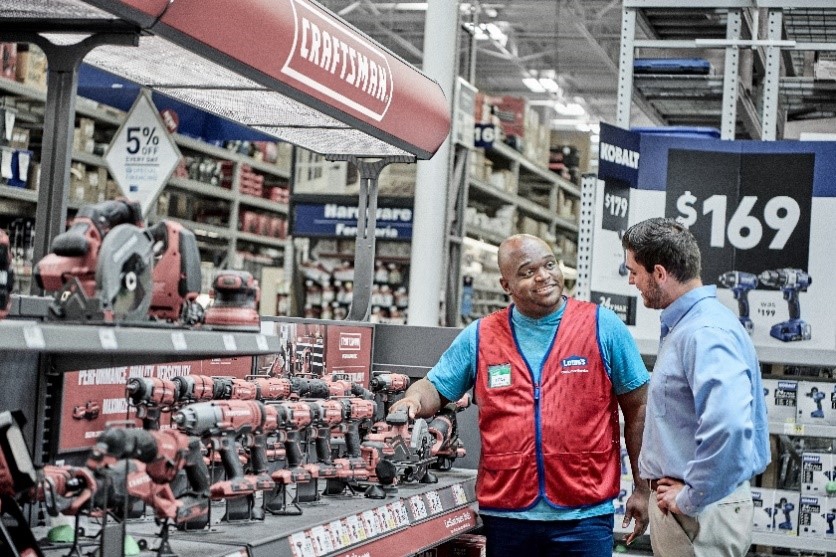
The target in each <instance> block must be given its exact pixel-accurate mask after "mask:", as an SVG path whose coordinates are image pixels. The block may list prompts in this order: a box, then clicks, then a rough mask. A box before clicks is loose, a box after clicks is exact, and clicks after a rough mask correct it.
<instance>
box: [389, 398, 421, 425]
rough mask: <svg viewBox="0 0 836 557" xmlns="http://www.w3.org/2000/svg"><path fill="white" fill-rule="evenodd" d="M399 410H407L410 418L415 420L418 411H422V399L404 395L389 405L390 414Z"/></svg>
mask: <svg viewBox="0 0 836 557" xmlns="http://www.w3.org/2000/svg"><path fill="white" fill-rule="evenodd" d="M398 410H406V413H407V415H408V416H409V419H410V420H414V419H415V416H417V415H418V412H420V411H421V401H419V400H418V399H416V398H412V397H404V398H402V399H400V400H399V401H397V402H395V403H394V404H392V406H390V407H389V413H390V414H391V413H393V412H397V411H398Z"/></svg>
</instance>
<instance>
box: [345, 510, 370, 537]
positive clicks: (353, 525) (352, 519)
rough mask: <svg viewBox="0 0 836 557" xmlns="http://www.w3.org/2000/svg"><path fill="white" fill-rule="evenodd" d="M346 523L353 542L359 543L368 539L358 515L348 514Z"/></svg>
mask: <svg viewBox="0 0 836 557" xmlns="http://www.w3.org/2000/svg"><path fill="white" fill-rule="evenodd" d="M345 525H346V528H348V537H349V539H350V540H351V543H358V542H361V541H363V540H365V539H366V531H365V530H364V529H363V526H362V525H361V524H360V520H359V519H358V518H357V515H352V516H347V517H346V518H345Z"/></svg>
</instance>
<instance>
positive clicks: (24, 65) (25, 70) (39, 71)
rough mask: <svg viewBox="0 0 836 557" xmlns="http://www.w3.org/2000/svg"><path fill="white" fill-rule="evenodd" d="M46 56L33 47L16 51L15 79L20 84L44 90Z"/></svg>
mask: <svg viewBox="0 0 836 557" xmlns="http://www.w3.org/2000/svg"><path fill="white" fill-rule="evenodd" d="M46 71H47V65H46V54H44V53H43V51H41V50H40V49H39V48H37V47H36V46H34V45H29V50H23V51H22V50H18V52H17V62H16V67H15V77H16V78H17V80H18V81H19V82H20V83H23V84H24V85H29V86H31V87H36V88H38V89H46Z"/></svg>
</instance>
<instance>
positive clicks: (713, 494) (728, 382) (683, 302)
mask: <svg viewBox="0 0 836 557" xmlns="http://www.w3.org/2000/svg"><path fill="white" fill-rule="evenodd" d="M661 321H662V332H663V333H664V332H665V331H666V330H667V335H666V336H663V338H662V339H661V341H660V345H659V354H658V356H657V357H656V365H655V366H654V367H653V373H652V374H651V378H650V387H649V389H648V396H647V418H646V420H645V426H644V439H643V441H642V452H641V457H640V458H639V470H640V473H641V476H642V478H645V479H656V478H661V477H665V476H667V477H672V478H679V479H682V480H684V482H685V488H684V489H682V491H680V492H679V494H678V495H677V497H676V504H677V505H678V506H679V508H680V509H682V511H683V512H684V513H685V514H687V515H690V516H694V515H696V514H697V513H699V512H700V511H701V510H703V509H704V508H705V507H706V506H707V505H710V504H711V503H714V502H716V501H719V500H720V499H722V498H723V497H726V496H727V495H729V494H731V493H732V491H734V490H735V488H736V487H737V486H738V485H740V484H741V483H742V482H744V481H746V480H749V479H750V478H752V476H754V475H756V474H759V473H761V472H763V470H764V469H765V468H766V466H767V465H768V464H769V461H770V452H769V424H768V422H767V417H766V405H765V401H764V397H763V387H762V384H761V372H760V366H759V364H758V358H757V355H756V354H755V347H754V345H753V344H752V340H751V339H750V338H749V335H748V334H747V332H746V330H745V329H744V328H743V326H742V325H741V324H740V321H739V320H738V318H737V316H736V315H735V314H734V313H733V312H732V311H731V310H729V309H728V308H727V307H726V306H724V305H723V304H721V303H720V302H719V301H718V300H717V287H716V286H713V285H712V286H702V287H699V288H695V289H694V290H691V291H689V292H688V293H686V294H685V295H683V296H681V297H679V298H677V299H676V300H675V301H674V302H673V303H672V304H671V305H669V306H668V307H667V308H665V309H664V311H662V314H661Z"/></svg>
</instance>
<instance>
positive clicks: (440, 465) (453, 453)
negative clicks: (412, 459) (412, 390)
mask: <svg viewBox="0 0 836 557" xmlns="http://www.w3.org/2000/svg"><path fill="white" fill-rule="evenodd" d="M469 406H470V395H469V394H465V395H464V396H463V397H461V398H460V399H459V400H457V401H456V402H450V403H448V404H446V405H445V406H444V407H443V408H442V409H441V410H440V411H439V412H438V414H436V415H435V416H434V417H433V419H432V420H430V423H429V424H428V426H427V427H428V429H429V432H430V434H431V435H432V436H433V438H434V439H435V441H434V442H433V446H432V449H431V451H430V453H431V454H432V455H433V456H434V457H435V459H436V460H435V462H434V463H433V465H432V467H433V468H435V469H437V470H444V471H446V470H450V469H451V468H452V467H453V462H454V461H455V460H456V459H457V458H464V457H465V455H466V454H467V452H466V451H465V448H464V443H462V440H461V439H459V426H458V420H457V419H456V414H458V413H459V412H462V411H463V410H465V409H466V408H468V407H469Z"/></svg>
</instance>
